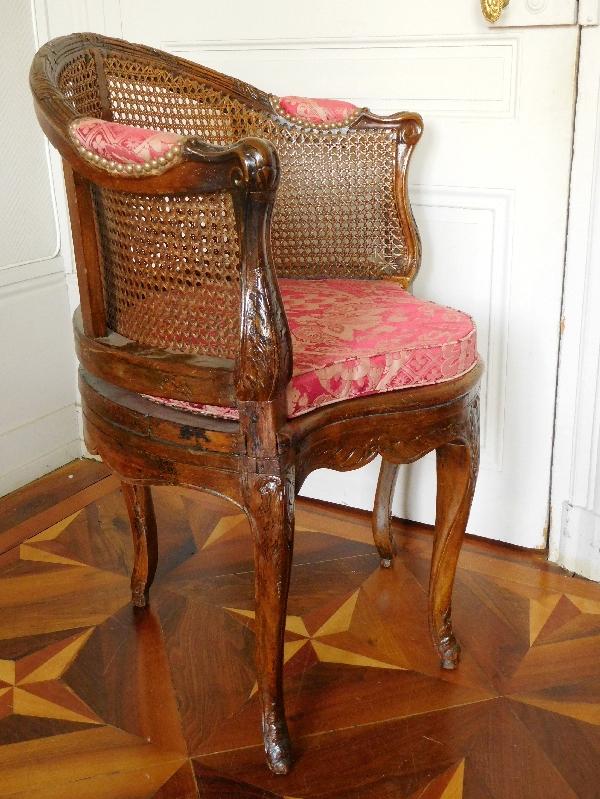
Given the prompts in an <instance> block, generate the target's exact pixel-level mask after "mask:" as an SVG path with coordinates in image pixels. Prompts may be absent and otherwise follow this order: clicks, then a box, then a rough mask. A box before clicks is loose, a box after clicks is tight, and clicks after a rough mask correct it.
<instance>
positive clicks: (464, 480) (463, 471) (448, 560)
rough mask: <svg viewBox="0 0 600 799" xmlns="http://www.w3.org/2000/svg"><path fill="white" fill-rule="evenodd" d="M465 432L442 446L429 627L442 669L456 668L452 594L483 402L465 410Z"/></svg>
mask: <svg viewBox="0 0 600 799" xmlns="http://www.w3.org/2000/svg"><path fill="white" fill-rule="evenodd" d="M463 429H464V438H463V440H462V441H460V442H456V443H451V444H444V445H442V446H441V447H438V449H437V451H436V456H437V482H438V485H437V508H436V517H435V533H434V542H433V555H432V559H431V575H430V579H429V629H430V631H431V637H432V640H433V644H434V646H435V648H436V649H437V651H438V653H439V655H440V659H441V665H442V668H444V669H455V668H456V666H457V665H458V661H459V658H460V645H459V644H458V642H457V640H456V636H455V635H454V632H453V630H452V619H451V610H452V606H451V599H452V589H453V587H454V577H455V574H456V566H457V563H458V556H459V554H460V547H461V544H462V541H463V537H464V533H465V529H466V527H467V521H468V519H469V512H470V510H471V502H472V500H473V492H474V490H475V482H476V480H477V472H478V468H479V403H478V401H477V399H476V400H475V401H474V402H473V403H472V405H470V406H469V407H468V408H467V409H466V411H465V419H464V428H463Z"/></svg>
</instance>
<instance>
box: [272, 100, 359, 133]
mask: <svg viewBox="0 0 600 799" xmlns="http://www.w3.org/2000/svg"><path fill="white" fill-rule="evenodd" d="M269 100H270V101H271V105H272V106H273V110H274V111H275V113H276V114H277V115H278V116H280V117H282V119H285V120H286V121H287V122H291V123H292V124H293V125H297V126H298V127H299V128H306V129H308V130H343V129H344V128H347V127H348V126H349V125H351V124H352V123H353V122H355V121H356V120H357V119H358V117H359V116H360V115H361V114H362V113H364V112H365V111H368V108H357V109H356V111H354V112H353V113H352V114H350V115H349V116H347V117H344V119H340V120H336V121H335V122H311V121H310V120H308V119H303V118H302V117H297V116H294V115H293V114H288V113H287V111H284V110H283V108H282V107H281V105H280V103H279V97H276V96H275V95H274V94H270V95H269Z"/></svg>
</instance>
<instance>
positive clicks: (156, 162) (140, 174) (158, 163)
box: [69, 119, 183, 178]
mask: <svg viewBox="0 0 600 799" xmlns="http://www.w3.org/2000/svg"><path fill="white" fill-rule="evenodd" d="M79 122H80V120H78V119H76V120H74V121H73V122H71V124H70V125H69V136H70V137H71V141H72V142H73V144H74V146H75V149H76V150H77V152H78V153H79V155H80V156H81V157H82V158H84V159H85V160H86V161H88V162H89V163H90V164H91V165H92V166H95V167H96V168H97V169H103V170H104V171H105V172H110V173H111V174H113V175H121V176H122V177H128V178H144V177H148V176H149V175H162V174H163V172H166V171H167V169H170V168H171V167H172V166H174V165H175V164H177V163H179V162H180V161H181V160H182V157H183V155H182V149H183V148H182V146H181V143H180V144H174V145H173V146H172V147H171V148H170V149H169V150H167V152H166V153H165V154H164V156H161V157H160V158H153V159H152V160H151V161H147V162H146V163H145V164H122V163H120V162H118V161H109V160H108V159H106V158H102V156H101V155H98V153H94V152H93V151H92V150H86V148H85V147H84V146H83V145H82V144H80V143H79V142H78V141H77V138H76V137H75V129H76V128H77V126H78V124H79ZM182 142H183V139H182Z"/></svg>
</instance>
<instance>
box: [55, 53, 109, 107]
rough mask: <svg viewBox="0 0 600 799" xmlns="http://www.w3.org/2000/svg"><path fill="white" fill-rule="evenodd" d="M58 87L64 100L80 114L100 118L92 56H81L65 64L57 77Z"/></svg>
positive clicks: (96, 77)
mask: <svg viewBox="0 0 600 799" xmlns="http://www.w3.org/2000/svg"><path fill="white" fill-rule="evenodd" d="M58 87H59V89H60V91H61V92H62V94H63V96H64V98H65V99H66V100H67V101H68V102H71V103H72V105H73V107H74V108H75V109H76V110H77V111H78V112H79V113H80V114H82V115H84V116H89V117H100V116H102V103H101V102H100V94H99V90H98V74H97V72H96V62H95V61H94V59H93V57H92V56H86V55H82V56H79V57H78V58H75V59H74V60H73V61H71V63H70V64H67V66H66V67H64V68H63V69H62V70H61V72H60V75H59V77H58Z"/></svg>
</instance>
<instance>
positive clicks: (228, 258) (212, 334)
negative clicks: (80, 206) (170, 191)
mask: <svg viewBox="0 0 600 799" xmlns="http://www.w3.org/2000/svg"><path fill="white" fill-rule="evenodd" d="M94 198H95V206H96V217H97V220H98V232H99V239H100V249H101V253H102V260H103V273H104V274H103V277H104V291H105V301H106V309H107V321H108V325H109V327H110V328H111V329H112V330H115V331H116V332H117V333H120V334H121V335H123V336H126V337H127V338H130V339H132V340H134V341H139V342H141V343H142V344H148V345H150V346H157V347H163V348H167V349H173V350H179V351H182V352H189V353H195V354H200V355H212V356H216V357H221V358H235V357H236V354H237V351H238V349H239V314H240V269H239V265H240V253H239V248H238V238H237V230H236V223H235V216H234V210H233V203H232V200H231V195H230V194H229V193H228V192H216V193H214V194H210V195H206V196H200V195H189V196H174V197H168V196H154V197H150V196H144V195H138V194H127V193H124V192H115V191H109V190H107V189H101V188H100V187H98V186H96V187H94Z"/></svg>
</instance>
